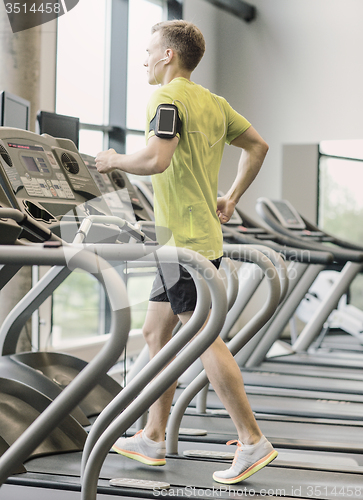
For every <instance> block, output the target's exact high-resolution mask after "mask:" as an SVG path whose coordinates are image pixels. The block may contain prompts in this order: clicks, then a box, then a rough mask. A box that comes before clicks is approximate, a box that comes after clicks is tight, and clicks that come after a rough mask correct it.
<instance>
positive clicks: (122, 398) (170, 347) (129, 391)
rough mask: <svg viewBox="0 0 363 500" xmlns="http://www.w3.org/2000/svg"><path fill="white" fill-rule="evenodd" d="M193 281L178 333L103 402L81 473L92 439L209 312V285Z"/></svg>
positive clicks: (157, 371)
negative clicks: (190, 308)
mask: <svg viewBox="0 0 363 500" xmlns="http://www.w3.org/2000/svg"><path fill="white" fill-rule="evenodd" d="M164 259H165V257H164ZM188 270H189V272H190V273H191V274H192V276H194V278H195V277H196V276H197V275H198V273H197V271H195V270H194V269H193V268H189V269H188ZM195 283H196V287H197V305H196V309H195V312H194V314H193V315H192V317H191V318H190V320H189V321H188V322H187V323H186V324H185V325H184V326H182V328H181V329H180V330H179V331H178V333H177V334H175V335H174V336H173V337H172V339H171V340H170V342H168V343H167V344H166V345H165V346H164V347H163V348H162V349H161V350H160V351H159V352H158V353H157V354H156V355H155V356H154V357H153V358H152V359H151V360H150V361H148V363H145V365H144V366H143V367H142V369H141V370H140V371H139V372H138V373H137V375H135V376H134V377H133V378H132V379H131V380H130V381H129V383H128V384H127V385H126V387H124V389H123V390H122V391H121V392H120V393H119V394H118V395H117V396H116V397H115V398H114V399H113V400H112V401H111V402H110V403H109V404H108V405H107V407H106V408H105V409H104V410H103V411H102V413H101V414H100V415H99V417H98V418H97V420H96V421H95V422H94V424H93V426H92V428H91V430H90V432H89V435H88V438H87V441H86V443H85V446H84V451H83V455H82V466H81V471H82V474H83V471H84V469H85V466H86V462H87V460H88V457H89V455H90V453H91V451H92V449H93V447H94V446H95V443H96V442H97V440H98V439H99V438H100V436H101V435H102V433H103V432H104V431H105V430H106V429H107V427H108V426H109V425H110V424H111V422H112V421H113V420H114V419H115V418H116V417H117V416H118V415H119V414H120V413H121V412H122V411H123V410H124V408H126V406H127V405H128V404H130V403H131V402H132V401H133V400H134V399H135V394H139V393H140V392H141V390H142V389H143V388H144V387H145V386H146V385H147V384H148V383H149V382H150V380H151V379H153V378H154V377H155V376H156V375H157V374H158V373H159V372H160V371H161V370H162V369H163V368H164V366H165V365H166V364H167V363H168V362H170V361H171V360H172V359H173V358H174V357H175V356H176V354H177V353H178V352H179V351H180V350H181V349H182V348H183V347H184V346H185V345H186V343H187V342H189V341H190V340H192V338H193V337H194V335H195V332H197V331H198V330H200V328H202V326H203V325H204V322H205V320H206V318H207V315H208V313H209V308H210V301H211V296H210V292H209V288H208V286H207V284H206V282H205V281H204V280H195ZM146 365H147V366H148V368H147V369H145V367H146Z"/></svg>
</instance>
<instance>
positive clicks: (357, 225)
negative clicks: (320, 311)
mask: <svg viewBox="0 0 363 500" xmlns="http://www.w3.org/2000/svg"><path fill="white" fill-rule="evenodd" d="M352 154H353V153H352ZM362 186H363V162H362V161H354V160H344V159H337V158H329V157H321V158H320V162H319V226H320V227H322V228H323V229H324V230H325V231H327V232H328V233H331V234H333V235H334V236H337V237H340V238H342V239H344V240H348V241H351V242H353V243H357V244H358V245H363V224H362V221H363V196H362ZM350 303H351V304H353V305H355V306H356V307H359V308H360V309H363V276H362V275H359V276H358V277H357V278H356V279H355V280H354V281H353V283H352V286H351V288H350Z"/></svg>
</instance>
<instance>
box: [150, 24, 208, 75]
mask: <svg viewBox="0 0 363 500" xmlns="http://www.w3.org/2000/svg"><path fill="white" fill-rule="evenodd" d="M157 31H158V32H160V35H161V43H162V45H163V47H164V48H165V49H168V48H170V49H173V50H174V51H175V52H176V53H177V55H178V57H179V61H180V66H181V67H182V68H183V69H186V70H188V71H193V70H194V69H195V68H196V67H197V66H198V64H199V62H200V60H201V59H202V57H203V54H204V52H205V40H204V37H203V34H202V32H201V31H200V30H199V28H197V27H196V26H195V25H194V24H193V23H190V22H188V21H184V20H179V19H175V20H173V21H163V22H161V23H157V24H155V25H154V26H153V27H152V28H151V33H152V34H154V33H156V32H157Z"/></svg>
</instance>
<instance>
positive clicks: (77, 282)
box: [52, 271, 101, 345]
mask: <svg viewBox="0 0 363 500" xmlns="http://www.w3.org/2000/svg"><path fill="white" fill-rule="evenodd" d="M100 302H101V293H100V284H99V282H98V281H97V280H96V278H95V277H94V276H91V275H89V274H88V273H85V272H82V271H74V272H73V273H72V274H71V275H70V276H69V277H68V278H67V279H66V280H65V281H64V282H63V283H62V284H61V285H60V286H59V287H58V288H57V290H56V291H55V292H54V294H53V328H52V345H57V344H59V343H61V342H63V341H66V340H69V339H74V338H84V337H90V336H94V335H98V334H99V333H100V332H99V314H100V313H99V308H100Z"/></svg>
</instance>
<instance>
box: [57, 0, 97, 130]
mask: <svg viewBox="0 0 363 500" xmlns="http://www.w3.org/2000/svg"><path fill="white" fill-rule="evenodd" d="M106 4H107V0H87V1H86V2H79V3H78V4H77V6H76V7H75V8H74V9H72V10H71V11H70V12H68V14H67V15H66V16H61V17H59V18H58V49H57V102H56V110H57V113H60V114H64V115H70V116H76V117H78V118H79V119H80V121H81V122H83V123H95V124H103V121H104V94H105V65H106V57H105V53H106Z"/></svg>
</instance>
